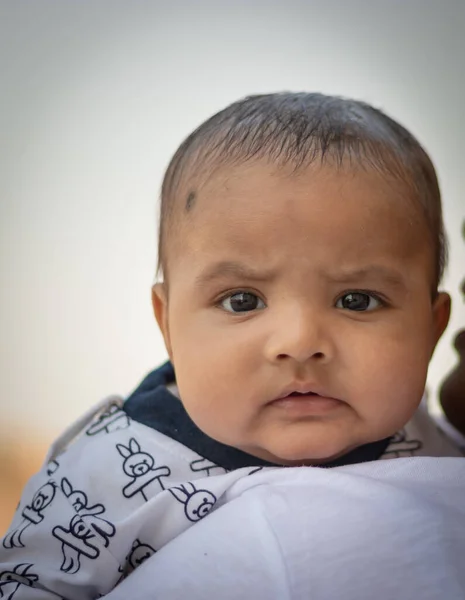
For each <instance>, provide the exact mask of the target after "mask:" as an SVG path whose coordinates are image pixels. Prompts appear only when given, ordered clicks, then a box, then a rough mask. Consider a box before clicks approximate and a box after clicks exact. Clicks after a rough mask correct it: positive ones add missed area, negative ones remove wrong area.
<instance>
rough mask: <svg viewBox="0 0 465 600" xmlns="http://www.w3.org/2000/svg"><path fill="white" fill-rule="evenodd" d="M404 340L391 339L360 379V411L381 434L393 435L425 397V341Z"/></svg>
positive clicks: (368, 364)
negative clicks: (363, 377) (422, 342)
mask: <svg viewBox="0 0 465 600" xmlns="http://www.w3.org/2000/svg"><path fill="white" fill-rule="evenodd" d="M418 341H420V340H419V339H418V338H417V340H416V343H412V342H411V341H409V340H408V339H407V338H404V339H403V341H402V343H396V341H395V340H394V341H392V340H389V339H386V340H385V343H384V344H383V346H382V347H381V348H379V351H378V353H377V356H376V355H375V354H374V353H373V354H372V355H371V360H369V361H368V362H367V364H366V368H365V369H364V371H365V374H366V379H365V381H364V382H363V381H361V380H359V382H358V386H359V387H360V389H361V390H364V391H363V394H360V404H359V406H358V412H359V414H360V415H361V416H362V417H363V418H364V419H366V420H367V421H370V422H371V423H372V424H373V426H374V428H376V430H377V432H378V433H379V434H380V435H383V436H384V435H390V434H392V433H394V431H395V430H397V429H399V428H401V427H402V426H403V425H405V423H406V422H407V421H409V420H410V418H411V417H412V416H413V414H414V412H415V410H416V409H417V408H418V405H419V403H420V401H421V398H422V396H423V392H424V388H425V382H426V375H427V370H428V362H429V358H430V351H429V350H428V345H427V340H424V342H425V344H424V345H422V344H421V343H420V344H418V343H417V342H418Z"/></svg>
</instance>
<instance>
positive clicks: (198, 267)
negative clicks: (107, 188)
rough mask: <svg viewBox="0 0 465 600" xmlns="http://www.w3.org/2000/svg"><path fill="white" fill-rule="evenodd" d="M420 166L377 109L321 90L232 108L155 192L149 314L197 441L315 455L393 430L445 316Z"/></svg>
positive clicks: (299, 458)
mask: <svg viewBox="0 0 465 600" xmlns="http://www.w3.org/2000/svg"><path fill="white" fill-rule="evenodd" d="M445 256H446V247H445V236H444V232H443V224H442V213H441V200H440V193H439V188H438V184H437V179H436V174H435V171H434V167H433V165H432V163H431V161H430V159H429V158H428V156H427V154H426V153H425V152H424V150H423V149H422V148H421V146H420V145H419V144H418V142H417V141H416V140H415V139H414V138H413V137H412V136H411V135H410V134H409V133H408V132H407V131H406V130H405V129H404V128H403V127H401V126H400V125H398V124H397V123H396V122H394V121H393V120H391V119H390V118H388V117H387V116H385V115H384V114H383V113H381V112H380V111H378V110H375V109H374V108H372V107H370V106H368V105H366V104H363V103H361V102H356V101H352V100H346V99H341V98H335V97H328V96H323V95H321V94H304V93H302V94H291V93H285V94H270V95H264V96H253V97H250V98H246V99H244V100H242V101H240V102H237V103H235V104H232V105H231V106H229V107H227V108H226V109H224V110H223V111H221V112H219V113H218V114H216V115H214V116H213V117H211V118H210V119H209V120H208V121H206V122H205V123H203V124H202V125H201V126H200V127H199V128H198V129H197V130H196V131H194V132H193V133H192V134H191V135H190V136H189V137H188V138H187V139H186V140H185V141H184V143H183V144H182V145H181V146H180V148H179V149H178V151H177V152H176V154H175V155H174V157H173V159H172V161H171V163H170V165H169V166H168V169H167V172H166V175H165V179H164V182H163V186H162V201H161V216H160V241H159V266H160V270H161V271H162V273H163V283H158V284H156V285H155V286H154V289H153V303H154V310H155V315H156V317H157V320H158V323H159V325H160V327H161V330H162V333H163V336H164V339H165V343H166V346H167V349H168V353H169V356H170V358H171V360H172V362H173V365H174V368H175V371H176V379H177V384H178V388H179V392H180V397H181V400H182V402H183V404H184V406H185V408H186V410H187V412H188V413H189V415H190V417H191V418H192V420H193V421H194V422H195V423H196V425H197V426H198V427H199V428H200V429H201V430H202V431H204V433H206V434H207V435H209V436H210V437H212V438H214V439H216V440H218V441H220V442H223V443H224V444H228V445H230V446H234V447H236V448H239V449H241V450H243V451H245V452H248V453H250V454H253V455H255V456H258V457H260V458H263V459H266V460H270V461H272V462H277V463H280V464H317V463H321V462H325V461H328V460H330V459H332V458H336V457H337V456H340V455H342V454H345V453H346V452H348V451H350V450H351V449H353V448H355V447H357V446H360V445H362V444H366V443H369V442H373V441H376V440H380V439H383V438H386V437H388V436H390V435H392V434H393V433H394V432H395V431H396V430H397V429H399V428H401V427H402V426H403V425H404V424H405V423H406V422H407V421H408V420H409V419H410V417H411V416H412V414H413V413H414V411H415V409H416V408H417V406H418V404H419V402H420V400H421V397H422V394H423V390H424V386H425V380H426V374H427V368H428V363H429V360H430V358H431V355H432V352H433V350H434V347H435V345H436V342H437V341H438V339H439V337H440V336H441V334H442V332H443V331H444V328H445V327H446V325H447V321H448V318H449V297H448V295H447V294H444V293H439V292H438V284H439V281H440V278H441V275H442V271H443V268H444V263H445Z"/></svg>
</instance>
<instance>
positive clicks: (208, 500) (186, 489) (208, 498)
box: [168, 482, 216, 523]
mask: <svg viewBox="0 0 465 600" xmlns="http://www.w3.org/2000/svg"><path fill="white" fill-rule="evenodd" d="M168 491H169V492H170V493H171V494H172V495H173V496H174V497H175V498H176V500H178V501H179V502H181V504H184V514H185V515H186V517H187V518H188V519H189V521H192V522H193V523H195V522H196V521H200V519H203V518H204V517H206V516H207V515H208V513H209V512H210V511H211V509H212V508H213V506H214V505H215V502H216V496H215V495H214V494H212V492H210V491H209V490H198V489H197V488H196V487H195V486H194V484H193V483H190V482H188V483H184V484H182V485H180V486H175V487H171V488H169V489H168Z"/></svg>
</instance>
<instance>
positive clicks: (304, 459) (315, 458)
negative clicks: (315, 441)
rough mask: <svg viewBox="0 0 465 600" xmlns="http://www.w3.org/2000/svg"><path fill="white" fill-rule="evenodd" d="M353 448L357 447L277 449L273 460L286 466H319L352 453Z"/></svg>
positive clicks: (331, 446) (330, 446) (332, 446)
mask: <svg viewBox="0 0 465 600" xmlns="http://www.w3.org/2000/svg"><path fill="white" fill-rule="evenodd" d="M353 448H355V446H350V447H345V446H344V447H341V446H340V445H339V446H337V445H327V446H326V447H322V446H319V447H318V448H308V447H307V448H299V449H298V448H295V449H291V448H287V449H285V450H284V449H280V450H278V449H276V454H275V453H273V455H274V457H275V458H274V459H271V460H272V462H275V463H278V464H282V465H285V466H299V465H318V464H323V463H326V462H329V461H331V460H334V459H336V458H339V457H340V456H343V455H344V454H347V452H350V450H353Z"/></svg>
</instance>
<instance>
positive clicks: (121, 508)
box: [0, 404, 133, 600]
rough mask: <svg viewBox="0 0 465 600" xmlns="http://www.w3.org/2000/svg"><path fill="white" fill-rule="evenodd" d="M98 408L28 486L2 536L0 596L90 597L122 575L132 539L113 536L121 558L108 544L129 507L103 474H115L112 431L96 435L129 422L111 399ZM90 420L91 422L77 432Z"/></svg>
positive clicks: (68, 434) (17, 599) (65, 437)
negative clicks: (109, 441) (116, 523)
mask: <svg viewBox="0 0 465 600" xmlns="http://www.w3.org/2000/svg"><path fill="white" fill-rule="evenodd" d="M101 408H102V407H98V409H97V410H94V411H93V414H91V415H89V414H88V415H85V418H83V419H81V420H80V421H79V422H78V423H76V424H75V425H73V426H72V427H71V428H70V429H68V430H67V431H66V432H65V433H64V434H63V435H62V436H61V437H60V438H59V439H58V440H57V442H56V443H55V444H54V445H53V446H52V448H51V451H50V452H49V456H48V460H47V462H46V464H44V466H43V467H42V469H41V470H40V471H39V473H37V474H36V475H35V476H34V477H32V478H31V480H30V481H29V482H28V484H27V485H26V487H25V489H24V492H23V495H22V498H21V501H20V503H19V506H18V508H17V511H16V514H15V516H14V518H13V522H12V524H11V526H10V529H9V530H8V532H7V534H6V535H5V537H4V538H3V539H2V540H0V598H11V599H13V600H26V599H27V600H29V599H30V600H35V599H37V600H39V599H40V600H42V599H44V600H45V599H52V598H60V599H62V600H63V599H66V600H68V599H69V600H78V599H79V600H87V599H91V598H92V599H93V598H99V597H100V596H101V595H104V594H105V593H107V592H108V591H109V590H111V589H112V588H113V587H114V586H115V585H116V584H117V583H118V580H119V579H121V577H122V571H123V569H122V565H123V564H124V556H125V553H126V552H127V550H128V548H130V547H131V543H132V542H133V540H132V539H126V540H122V539H120V540H119V541H118V552H117V555H118V556H119V557H120V558H119V559H117V558H115V556H114V555H113V552H112V542H113V541H114V540H115V539H116V538H115V533H116V526H115V522H116V521H115V520H117V519H119V520H122V519H123V520H124V517H125V516H126V517H127V514H125V513H129V507H127V508H126V507H125V505H124V503H121V501H119V502H118V501H117V498H118V494H116V490H115V489H112V488H114V487H115V483H114V481H113V480H114V477H109V476H106V475H105V473H111V472H113V473H114V472H115V471H114V470H115V464H114V463H115V458H114V454H115V453H114V452H113V453H112V452H110V449H111V448H112V449H113V450H114V443H113V444H110V445H109V443H108V440H109V439H110V437H111V436H110V435H94V433H95V432H97V433H102V432H103V433H104V434H105V433H109V432H111V427H112V426H113V427H115V424H116V425H117V426H118V427H120V426H124V425H125V424H126V426H129V421H130V420H129V418H128V417H127V416H126V415H125V413H124V412H123V411H121V410H120V409H119V407H118V406H117V405H116V404H110V405H108V404H107V405H106V406H105V407H104V409H103V412H102V411H101ZM99 411H100V412H99ZM96 413H99V414H98V417H97V420H95V419H93V417H95V414H96ZM110 417H111V418H110ZM89 419H90V422H92V421H93V422H92V425H91V427H90V428H88V429H87V430H85V429H84V430H83V431H82V428H83V425H84V426H85V424H86V423H88V422H89ZM125 420H126V421H125ZM102 423H103V425H104V427H102ZM92 428H93V429H92ZM79 432H80V433H81V435H80V436H79V435H78V434H79ZM89 432H90V433H89ZM76 437H77V438H78V439H77V440H76V439H75V438H76ZM119 496H121V493H120V494H119ZM126 533H127V532H126ZM126 537H127V535H126ZM121 557H123V559H121Z"/></svg>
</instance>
